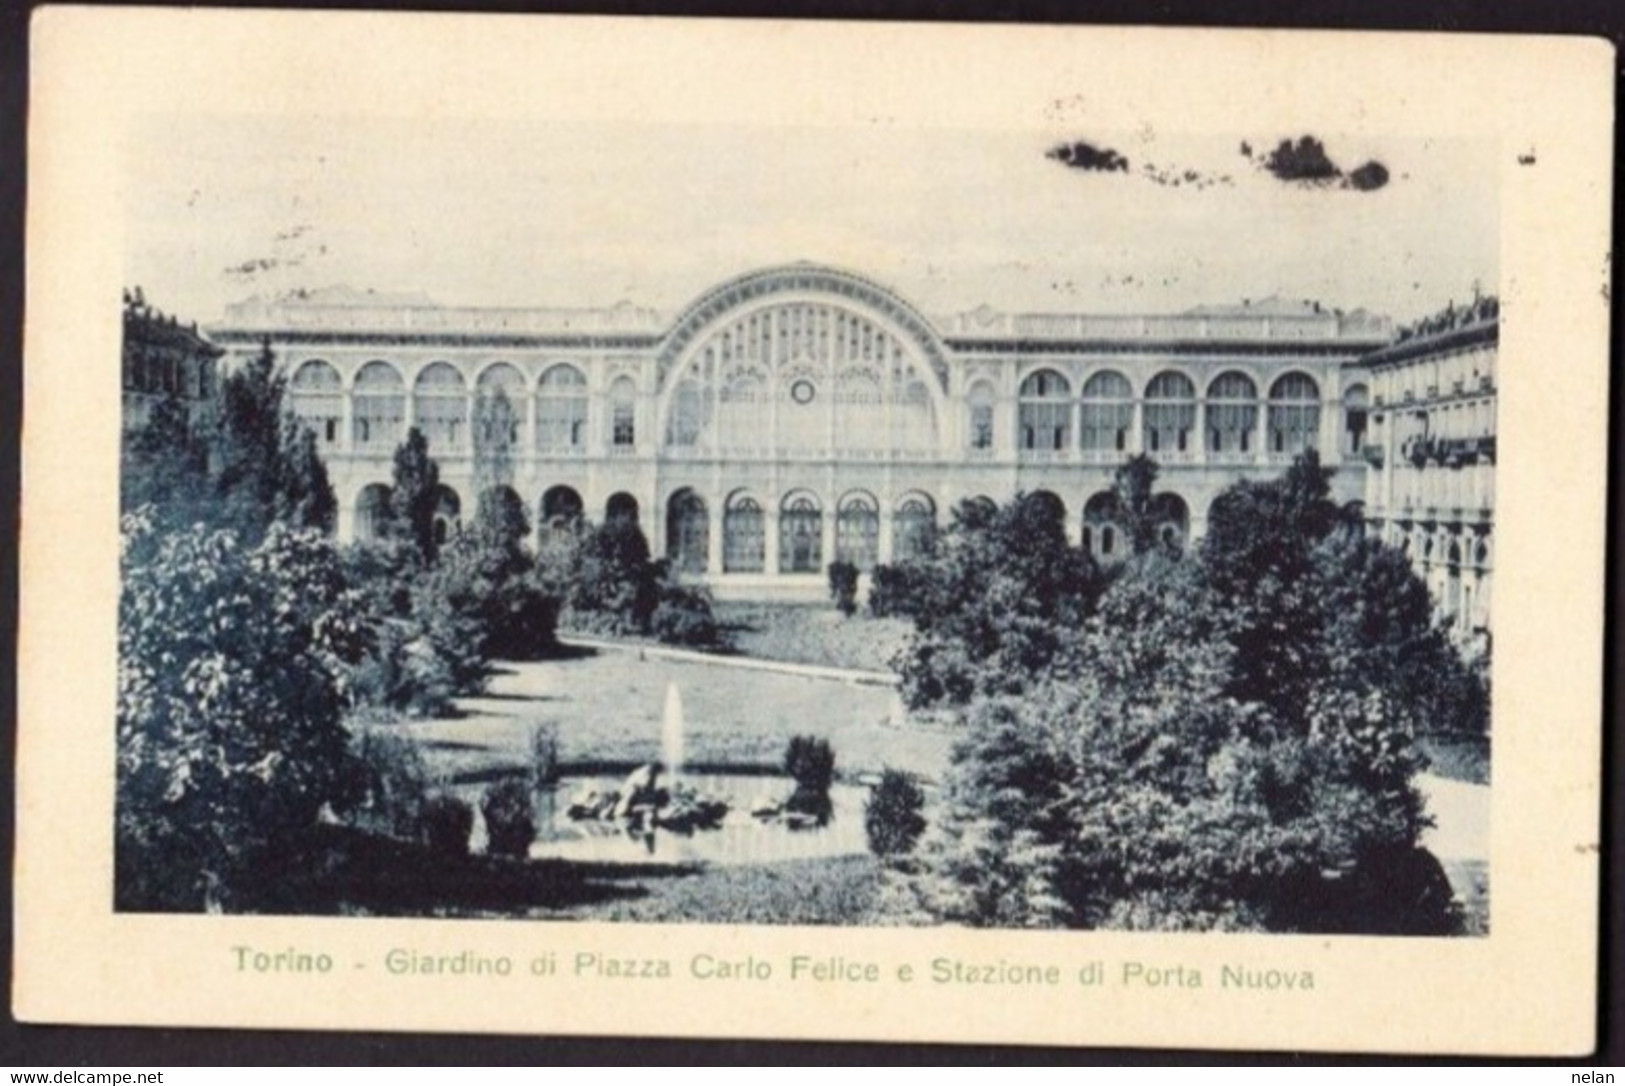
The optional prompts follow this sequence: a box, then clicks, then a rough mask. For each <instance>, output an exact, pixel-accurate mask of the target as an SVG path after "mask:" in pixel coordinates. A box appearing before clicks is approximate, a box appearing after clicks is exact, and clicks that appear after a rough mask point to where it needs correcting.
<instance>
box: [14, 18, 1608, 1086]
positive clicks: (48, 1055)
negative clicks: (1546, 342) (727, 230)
mask: <svg viewBox="0 0 1625 1086" xmlns="http://www.w3.org/2000/svg"><path fill="white" fill-rule="evenodd" d="M229 6H234V7H242V8H256V7H272V6H285V5H275V4H266V3H245V4H234V5H229ZM303 6H312V7H315V6H329V5H317V4H307V5H303ZM331 6H335V7H348V8H388V9H394V10H420V11H436V10H457V11H492V12H553V13H561V14H563V13H583V14H599V15H668V16H672V15H681V16H691V17H704V18H729V17H776V18H823V19H856V20H888V21H890V20H915V21H930V22H959V23H1027V24H1070V25H1090V24H1109V25H1139V26H1213V27H1285V28H1301V29H1330V30H1361V29H1364V30H1402V31H1451V32H1474V33H1519V34H1560V35H1568V36H1573V35H1586V36H1593V37H1600V38H1606V39H1608V40H1610V41H1612V42H1613V43H1614V46H1615V49H1616V54H1615V87H1616V96H1617V92H1618V87H1619V75H1620V73H1621V66H1620V54H1619V50H1620V46H1621V44H1622V39H1625V3H1621V2H1620V0H1542V2H1539V3H1534V2H1528V0H1525V2H1522V3H1514V2H1508V0H1361V2H1359V3H1354V2H1351V0H1292V2H1281V0H1276V2H1266V0H1153V2H1134V0H1106V2H1094V3H1088V4H1083V3H1067V2H1065V0H799V2H796V0H688V2H684V0H651V2H642V3H634V2H627V0H574V2H567V3H553V4H541V5H531V4H512V3H494V2H491V0H486V2H483V3H474V4H466V5H451V4H449V3H444V2H443V3H439V4H436V3H406V4H403V3H392V4H377V3H364V2H361V3H349V4H342V5H331ZM33 10H35V5H33V4H29V3H26V2H23V0H0V722H3V723H4V725H5V727H4V728H3V729H0V770H4V772H3V773H0V782H3V783H0V789H3V790H4V795H3V796H0V799H3V800H4V802H3V803H0V840H3V843H4V847H5V854H4V857H3V862H0V902H3V903H4V904H3V906H0V907H3V908H4V910H5V916H6V920H7V923H5V924H4V925H3V927H0V961H3V962H4V964H5V966H6V968H5V976H6V981H7V1000H6V1003H7V1014H6V1017H5V1020H4V1022H3V1023H0V1066H10V1067H40V1068H51V1069H56V1068H63V1067H79V1066H107V1065H123V1066H129V1067H134V1068H141V1067H145V1068H153V1067H177V1066H189V1065H214V1064H223V1065H256V1064H279V1065H287V1064H297V1065H312V1064H314V1065H374V1064H378V1065H384V1064H388V1065H396V1064H490V1065H509V1064H523V1065H531V1064H624V1063H640V1064H649V1063H662V1064H664V1063H678V1064H743V1063H748V1064H758V1063H770V1064H850V1063H866V1064H867V1063H884V1064H901V1065H910V1064H937V1063H956V1064H970V1065H983V1066H987V1065H1003V1064H1125V1063H1128V1064H1144V1065H1157V1064H1192V1063H1199V1064H1233V1063H1252V1064H1288V1065H1292V1064H1297V1065H1319V1064H1384V1063H1398V1064H1406V1065H1412V1064H1417V1063H1430V1062H1432V1063H1450V1064H1459V1063H1464V1062H1475V1063H1476V1062H1545V1063H1551V1064H1553V1065H1555V1067H1572V1066H1575V1065H1576V1063H1577V1062H1578V1063H1587V1062H1590V1063H1597V1064H1601V1065H1607V1066H1618V1065H1625V1039H1622V1038H1625V1009H1622V1008H1625V998H1622V995H1625V980H1622V978H1625V962H1622V960H1621V945H1622V943H1625V905H1622V900H1621V893H1620V891H1621V888H1622V887H1625V857H1622V854H1621V852H1622V850H1621V847H1620V843H1621V839H1622V838H1625V808H1622V804H1621V802H1620V799H1621V791H1622V789H1625V785H1622V782H1625V774H1622V768H1625V753H1622V748H1625V744H1622V743H1621V742H1620V737H1619V726H1620V706H1621V693H1622V687H1625V667H1622V666H1620V665H1621V661H1620V655H1619V653H1620V646H1619V633H1620V627H1621V624H1622V619H1625V600H1622V598H1621V578H1620V576H1619V571H1620V569H1621V568H1625V544H1622V542H1621V538H1622V533H1621V532H1620V514H1621V504H1620V489H1621V480H1622V478H1625V442H1622V441H1621V440H1620V433H1621V429H1622V425H1625V424H1622V422H1621V419H1622V418H1625V416H1622V413H1621V403H1622V400H1625V388H1622V385H1625V382H1620V381H1617V380H1616V382H1615V384H1614V388H1613V390H1612V394H1611V404H1610V406H1611V419H1612V421H1613V428H1612V435H1613V440H1612V441H1611V443H1610V450H1609V463H1610V472H1609V486H1608V491H1609V493H1608V514H1609V529H1610V530H1609V544H1608V554H1609V574H1608V578H1607V608H1608V614H1607V618H1608V629H1607V634H1606V637H1605V641H1604V652H1605V654H1606V659H1605V668H1604V674H1605V675H1606V676H1607V683H1608V686H1607V689H1606V690H1605V691H1604V710H1605V720H1604V721H1603V722H1599V723H1601V724H1603V725H1604V726H1605V732H1604V736H1605V741H1604V753H1605V758H1606V770H1605V773H1606V775H1605V777H1604V785H1605V787H1604V794H1605V796H1606V807H1605V812H1604V826H1603V835H1602V843H1603V861H1604V870H1603V879H1602V883H1603V893H1602V899H1601V901H1600V902H1599V906H1598V907H1599V915H1600V918H1601V923H1602V938H1603V943H1602V951H1603V953H1602V960H1601V971H1600V974H1599V979H1598V994H1597V1015H1598V1045H1599V1048H1598V1051H1597V1052H1596V1053H1595V1054H1594V1055H1593V1056H1592V1057H1591V1058H1590V1059H1589V1060H1582V1061H1567V1060H1566V1061H1479V1060H1468V1059H1464V1058H1455V1059H1452V1058H1450V1057H1447V1056H1446V1057H1439V1058H1437V1059H1432V1060H1418V1059H1416V1058H1414V1057H1401V1058H1394V1059H1388V1058H1384V1057H1375V1056H1336V1055H1330V1054H1322V1053H1222V1052H1195V1051H1180V1050H1171V1051H1143V1050H1133V1051H1131V1050H1122V1049H1099V1048H1094V1049H1079V1048H1009V1047H993V1046H925V1045H891V1044H884V1045H882V1044H848V1043H829V1044H823V1043H820V1044H808V1043H794V1044H788V1043H786V1044H779V1043H769V1042H760V1041H727V1040H713V1041H676V1040H663V1039H659V1038H640V1039H637V1040H628V1039H620V1038H613V1039H607V1038H575V1037H484V1036H479V1037H474V1036H462V1035H450V1034H446V1035H427V1034H383V1033H370V1034H357V1033H348V1034H338V1033H295V1032H285V1031H237V1030H180V1029H103V1028H96V1029H91V1028H76V1027H62V1026H26V1025H19V1024H18V1023H17V1022H16V1021H15V1019H13V1018H12V1017H11V1014H10V992H9V989H10V980H9V978H10V964H11V945H12V944H11V940H12V930H11V924H10V923H9V920H10V915H11V914H10V907H11V866H12V855H13V851H12V848H13V843H14V836H13V829H14V825H13V818H14V808H13V805H12V802H11V800H12V795H13V792H12V787H13V779H12V773H11V767H12V766H13V765H14V764H15V759H14V754H15V744H16V729H15V720H16V709H15V705H16V698H15V692H16V682H15V679H16V669H15V660H16V654H15V644H16V640H15V638H16V628H17V623H16V616H17V563H16V547H15V545H14V542H13V541H14V540H16V538H17V523H18V500H17V499H18V473H17V467H18V436H19V434H20V431H21V424H22V422H23V421H24V420H22V418H21V412H22V408H21V399H22V395H21V393H22V376H21V375H22V364H21V359H22V314H23V297H24V284H23V261H22V255H23V213H24V206H25V199H26V193H25V165H26V160H25V143H26V138H25V133H26V117H27V97H28V23H29V18H30V15H31V13H32V12H33ZM1619 209H1620V195H1619V185H1618V178H1617V171H1616V186H1615V195H1614V210H1615V214H1614V231H1615V237H1616V239H1617V237H1618V229H1619V220H1620V214H1619ZM1615 247H1616V248H1617V244H1616V246H1615ZM1620 329H1621V325H1620V318H1619V313H1618V310H1617V309H1616V310H1615V312H1614V315H1613V321H1612V335H1611V342H1612V343H1613V345H1614V352H1613V353H1614V360H1615V362H1616V363H1617V360H1618V345H1619V343H1620V341H1621V336H1620ZM1552 439H1553V440H1560V436H1559V435H1553V436H1552ZM1590 482H1591V480H1589V479H1583V480H1575V483H1576V485H1588V484H1589V483H1590ZM1551 558H1552V560H1554V561H1561V560H1562V555H1561V547H1560V544H1559V543H1557V542H1554V546H1553V549H1552V552H1551ZM1416 979H1417V982H1418V983H1425V982H1424V981H1423V980H1422V978H1416ZM1506 983H1508V984H1516V983H1517V978H1515V977H1507V978H1506ZM742 1013H748V1011H745V1010H744V1009H743V1008H742ZM1554 1081H1567V1075H1566V1073H1565V1074H1564V1075H1563V1077H1562V1078H1560V1079H1557V1078H1554Z"/></svg>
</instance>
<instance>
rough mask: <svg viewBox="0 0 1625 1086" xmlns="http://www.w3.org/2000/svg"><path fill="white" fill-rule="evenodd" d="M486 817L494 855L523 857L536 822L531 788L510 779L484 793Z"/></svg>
mask: <svg viewBox="0 0 1625 1086" xmlns="http://www.w3.org/2000/svg"><path fill="white" fill-rule="evenodd" d="M480 813H481V814H483V815H484V816H485V832H486V836H487V839H488V840H489V842H490V844H489V846H488V847H489V849H490V852H491V855H493V856H514V857H519V858H523V857H524V856H526V855H527V854H528V853H529V852H530V844H531V842H532V841H534V840H535V839H536V820H535V815H534V814H533V813H532V810H531V801H530V786H529V785H528V784H527V783H526V782H525V781H524V780H521V779H520V778H517V777H509V778H508V779H507V780H503V781H499V782H497V783H496V784H493V785H491V786H490V787H489V788H487V789H486V790H485V795H484V796H483V797H481V799H480Z"/></svg>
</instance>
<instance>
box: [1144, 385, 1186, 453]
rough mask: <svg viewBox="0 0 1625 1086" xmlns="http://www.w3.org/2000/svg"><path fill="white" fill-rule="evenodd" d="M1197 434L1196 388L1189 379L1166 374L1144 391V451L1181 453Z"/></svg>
mask: <svg viewBox="0 0 1625 1086" xmlns="http://www.w3.org/2000/svg"><path fill="white" fill-rule="evenodd" d="M1195 430H1196V386H1195V385H1193V384H1191V380H1190V378H1189V377H1186V376H1185V375H1184V374H1183V373H1178V372H1176V371H1174V370H1164V371H1163V372H1161V373H1159V374H1157V375H1156V376H1155V377H1153V378H1151V383H1150V384H1149V385H1147V386H1146V387H1145V451H1146V452H1148V453H1150V454H1151V455H1152V456H1156V455H1157V454H1159V453H1163V454H1167V453H1182V452H1186V451H1187V450H1189V449H1190V448H1191V442H1192V441H1193V440H1194V437H1193V434H1194V433H1195Z"/></svg>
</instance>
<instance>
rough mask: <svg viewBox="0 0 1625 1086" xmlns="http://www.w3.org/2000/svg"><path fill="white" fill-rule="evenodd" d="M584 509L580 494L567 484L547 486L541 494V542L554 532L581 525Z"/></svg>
mask: <svg viewBox="0 0 1625 1086" xmlns="http://www.w3.org/2000/svg"><path fill="white" fill-rule="evenodd" d="M583 509H585V506H584V505H583V504H582V501H581V495H580V494H578V493H577V492H576V491H575V489H574V488H572V487H568V486H555V487H549V488H548V489H547V491H546V492H545V493H544V494H543V495H542V509H541V513H542V515H541V517H540V524H539V526H540V529H541V533H540V534H541V536H542V540H543V542H546V540H547V539H548V538H549V537H550V536H551V535H552V534H554V533H556V532H573V531H575V530H576V529H577V528H579V527H580V526H581V513H582V510H583Z"/></svg>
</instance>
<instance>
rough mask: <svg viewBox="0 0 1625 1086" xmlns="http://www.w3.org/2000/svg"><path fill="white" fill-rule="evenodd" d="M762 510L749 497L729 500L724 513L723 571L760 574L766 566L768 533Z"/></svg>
mask: <svg viewBox="0 0 1625 1086" xmlns="http://www.w3.org/2000/svg"><path fill="white" fill-rule="evenodd" d="M766 527H767V526H766V520H765V519H764V517H763V514H762V507H761V505H759V504H758V503H757V501H756V499H755V498H752V497H751V496H750V495H748V494H736V495H734V496H733V497H731V498H729V499H728V505H727V508H726V509H725V510H724V511H723V514H722V570H723V572H724V573H760V572H762V570H763V569H765V568H766V564H767V530H766Z"/></svg>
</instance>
